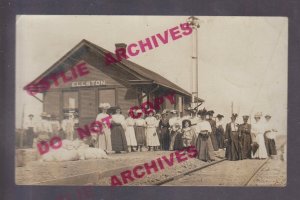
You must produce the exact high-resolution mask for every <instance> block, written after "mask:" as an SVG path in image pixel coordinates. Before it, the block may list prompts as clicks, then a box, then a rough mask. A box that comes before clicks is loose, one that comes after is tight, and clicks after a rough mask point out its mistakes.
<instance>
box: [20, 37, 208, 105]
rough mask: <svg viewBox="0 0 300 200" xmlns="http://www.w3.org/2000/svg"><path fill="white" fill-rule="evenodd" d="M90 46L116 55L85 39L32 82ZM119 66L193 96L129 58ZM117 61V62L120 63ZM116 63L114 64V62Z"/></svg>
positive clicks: (101, 52)
mask: <svg viewBox="0 0 300 200" xmlns="http://www.w3.org/2000/svg"><path fill="white" fill-rule="evenodd" d="M84 46H85V47H90V48H92V49H94V50H96V51H97V52H99V53H100V54H102V55H103V56H105V54H107V53H110V54H111V55H113V56H115V54H114V53H112V52H110V51H108V50H106V49H104V48H102V47H100V46H98V45H96V44H94V43H92V42H90V41H88V40H85V39H83V40H82V41H80V42H79V43H78V44H77V45H76V46H75V47H73V48H72V49H71V50H70V51H68V52H67V53H66V54H65V55H64V56H63V57H62V58H61V59H59V60H58V61H57V62H55V63H54V64H53V65H52V66H51V67H49V68H48V69H47V70H46V71H45V72H43V73H42V74H41V75H39V76H38V77H37V78H36V79H34V80H33V81H32V82H31V83H34V82H37V81H39V80H41V79H42V78H43V77H46V76H47V75H48V74H50V73H51V72H52V71H54V70H55V68H56V67H57V66H58V65H60V64H61V63H63V62H64V60H65V59H67V58H68V57H69V56H70V55H72V53H74V52H76V51H77V50H78V49H80V48H81V47H84ZM118 63H119V66H120V67H122V68H125V69H126V70H128V71H129V72H132V73H134V74H135V75H138V76H140V77H143V78H144V79H145V80H152V81H153V83H156V84H158V85H161V86H164V87H166V88H170V89H172V90H175V91H177V92H179V93H181V94H184V95H187V96H192V95H191V93H189V92H187V91H186V90H184V89H182V88H181V87H179V86H178V85H176V84H174V83H173V82H171V81H169V80H168V79H166V78H164V77H163V76H161V75H159V74H157V73H155V72H153V71H151V70H149V69H146V68H144V67H142V66H140V65H138V64H136V63H134V62H131V61H129V60H126V59H123V60H121V61H119V62H118ZM118 63H117V64H118ZM112 65H114V64H112ZM31 83H29V84H27V85H26V86H25V87H24V89H25V88H26V87H27V86H28V85H30V84H31ZM200 100H201V101H204V100H202V99H200Z"/></svg>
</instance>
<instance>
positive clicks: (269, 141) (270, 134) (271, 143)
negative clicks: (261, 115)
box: [265, 114, 277, 156]
mask: <svg viewBox="0 0 300 200" xmlns="http://www.w3.org/2000/svg"><path fill="white" fill-rule="evenodd" d="M265 119H266V122H265V144H266V148H267V153H268V156H273V155H277V150H276V143H275V139H276V133H277V130H276V129H274V127H273V124H272V123H271V115H269V114H266V115H265Z"/></svg>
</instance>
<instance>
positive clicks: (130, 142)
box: [125, 111, 137, 152]
mask: <svg viewBox="0 0 300 200" xmlns="http://www.w3.org/2000/svg"><path fill="white" fill-rule="evenodd" d="M128 112H129V111H128ZM134 125H135V120H134V119H133V118H132V117H131V115H128V117H127V119H126V130H125V136H126V141H127V146H128V151H130V150H131V152H134V151H135V150H134V149H133V147H136V146H137V142H136V138H135V131H134Z"/></svg>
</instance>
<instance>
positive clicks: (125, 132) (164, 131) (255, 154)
mask: <svg viewBox="0 0 300 200" xmlns="http://www.w3.org/2000/svg"><path fill="white" fill-rule="evenodd" d="M99 108H100V109H99V110H100V112H99V114H98V115H97V116H96V121H99V122H100V123H102V129H101V133H100V134H99V133H96V132H95V133H94V132H92V133H91V136H90V137H86V138H83V141H84V142H85V143H86V144H88V145H89V146H90V147H93V148H100V149H102V150H104V151H105V152H106V153H107V154H111V153H129V152H143V151H158V150H159V151H174V150H182V149H184V148H186V147H189V146H195V147H196V149H197V152H198V155H197V158H198V159H199V160H203V161H206V162H211V161H214V160H215V159H216V155H217V152H218V151H222V150H223V151H224V150H225V157H226V159H228V160H242V159H251V158H258V159H265V158H268V157H270V156H272V155H276V154H277V152H276V144H275V138H276V135H277V133H278V132H277V130H276V129H274V127H272V123H270V120H271V116H270V115H269V114H266V115H265V121H264V120H263V119H262V117H263V115H262V113H257V114H255V116H254V119H255V122H254V123H253V124H249V123H248V119H249V116H247V115H244V116H242V117H243V121H244V123H243V124H237V123H236V119H237V117H238V115H237V114H235V113H233V114H232V116H231V122H229V123H227V124H226V125H225V124H224V123H223V118H224V116H223V115H222V114H218V115H216V117H214V111H213V110H209V111H207V110H206V109H205V108H204V109H202V110H199V111H197V110H195V109H192V108H188V109H186V110H185V111H186V112H185V113H186V114H185V115H184V116H182V117H179V112H178V111H177V110H167V109H164V110H163V111H162V112H161V113H156V111H155V109H150V110H147V112H145V111H143V110H142V109H136V110H134V111H133V110H128V117H127V118H125V116H124V115H123V114H122V111H121V108H120V107H119V106H114V107H111V106H110V104H109V103H101V104H100V105H99ZM108 110H110V111H111V112H112V113H110V112H108ZM130 112H134V113H133V114H134V115H132V113H130ZM145 113H146V114H145ZM133 116H139V117H138V118H136V117H133ZM105 117H110V118H109V120H110V123H104V122H103V121H101V119H103V118H105ZM33 118H34V116H33V115H32V114H30V115H29V118H28V120H26V121H25V124H24V125H25V129H26V140H25V145H27V146H28V147H30V148H31V147H33V148H35V147H36V145H37V143H39V142H41V141H49V139H50V138H51V137H53V136H55V135H56V136H58V137H60V138H61V139H67V140H71V141H73V140H78V139H79V137H78V134H77V132H76V127H78V117H77V114H76V113H69V114H68V115H66V117H65V119H64V120H62V121H61V122H59V121H58V119H57V118H56V117H55V116H52V115H49V114H47V113H42V114H41V120H40V121H39V122H37V123H36V122H34V120H33ZM214 118H215V119H216V120H214Z"/></svg>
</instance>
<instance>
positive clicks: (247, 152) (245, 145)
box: [239, 115, 252, 159]
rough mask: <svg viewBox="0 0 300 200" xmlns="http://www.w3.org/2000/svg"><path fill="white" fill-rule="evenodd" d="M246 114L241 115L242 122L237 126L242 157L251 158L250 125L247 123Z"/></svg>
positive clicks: (247, 117)
mask: <svg viewBox="0 0 300 200" xmlns="http://www.w3.org/2000/svg"><path fill="white" fill-rule="evenodd" d="M248 119H249V116H248V115H244V116H243V121H244V123H243V124H241V125H240V126H239V134H240V136H241V143H242V152H243V159H247V158H248V159H250V158H251V149H252V148H251V144H252V138H251V125H250V124H248Z"/></svg>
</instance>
